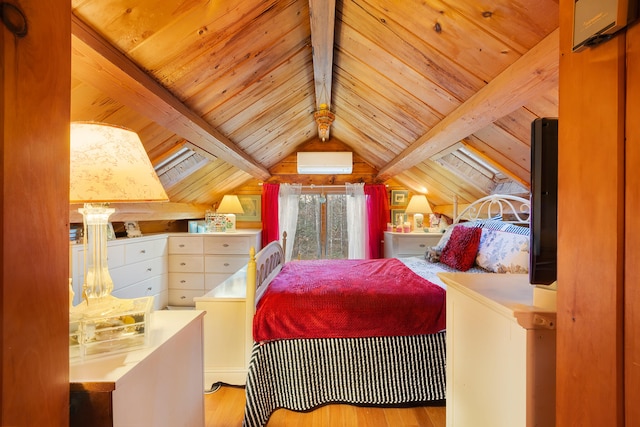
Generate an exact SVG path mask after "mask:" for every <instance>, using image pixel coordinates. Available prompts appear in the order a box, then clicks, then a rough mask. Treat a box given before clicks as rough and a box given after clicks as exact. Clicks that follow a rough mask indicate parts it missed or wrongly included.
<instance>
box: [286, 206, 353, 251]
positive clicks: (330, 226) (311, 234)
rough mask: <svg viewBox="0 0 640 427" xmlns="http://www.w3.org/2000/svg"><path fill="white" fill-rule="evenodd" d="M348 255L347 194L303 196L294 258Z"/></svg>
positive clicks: (299, 208)
mask: <svg viewBox="0 0 640 427" xmlns="http://www.w3.org/2000/svg"><path fill="white" fill-rule="evenodd" d="M348 257H349V237H348V235H347V196H346V195H345V194H326V195H323V194H302V195H300V199H299V204H298V223H297V227H296V237H295V241H294V244H293V254H292V258H294V259H340V258H348Z"/></svg>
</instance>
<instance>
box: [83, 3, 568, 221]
mask: <svg viewBox="0 0 640 427" xmlns="http://www.w3.org/2000/svg"><path fill="white" fill-rule="evenodd" d="M333 3H334V1H333V0H332V1H325V0H286V1H282V0H280V1H276V0H265V1H259V0H233V1H232V0H164V1H162V2H158V1H157V0H72V4H73V14H74V16H73V29H72V32H73V34H72V52H73V55H72V61H73V62H72V72H73V81H72V112H71V117H72V120H74V121H76V120H92V121H100V122H108V123H113V124H118V125H121V126H126V127H128V128H131V129H133V130H135V131H136V132H138V133H139V135H140V137H141V139H142V141H143V143H144V145H145V148H146V150H147V152H148V154H149V157H150V158H151V160H152V162H153V163H154V164H155V165H156V166H157V167H158V172H159V175H160V177H161V179H162V181H163V184H164V185H165V189H166V190H167V193H168V195H169V197H170V202H171V203H169V204H168V206H164V207H162V208H155V209H156V210H158V211H161V212H162V213H160V214H158V215H159V216H164V217H165V219H169V218H179V217H190V216H193V215H194V212H195V213H201V212H202V210H203V209H204V208H203V207H207V206H211V204H212V203H214V202H216V201H218V200H220V199H221V197H222V195H223V194H225V193H229V192H233V191H234V189H236V188H237V187H239V186H242V185H244V184H245V183H247V182H255V181H256V180H257V181H266V180H269V179H270V178H271V177H272V172H270V170H271V169H272V168H274V166H276V165H277V164H278V163H279V162H281V161H283V159H285V158H286V157H287V156H290V155H291V154H292V153H295V151H296V150H297V149H298V148H299V147H300V146H302V145H304V144H305V143H308V142H309V141H313V140H317V138H318V130H317V125H316V123H315V122H314V118H313V112H314V111H315V110H316V109H317V107H318V105H319V104H320V103H321V102H325V103H327V104H329V105H330V107H331V110H332V111H333V112H334V113H335V116H336V119H335V121H334V123H333V125H332V126H331V133H330V137H331V139H335V140H337V141H340V142H342V143H343V144H345V145H347V146H348V147H350V148H351V149H352V150H353V151H354V153H355V154H356V155H357V156H359V157H360V158H362V159H363V160H364V161H365V162H366V163H367V164H369V165H370V166H371V167H373V168H375V170H377V171H378V180H379V182H385V181H387V180H389V179H393V181H394V182H396V183H399V184H400V185H403V186H405V187H406V188H408V189H410V190H411V191H412V192H418V193H425V192H427V194H428V197H429V200H430V201H431V202H432V204H434V205H436V206H438V205H447V204H451V203H452V200H453V197H454V195H457V196H458V197H459V199H460V201H461V202H462V203H465V202H468V201H471V200H474V199H476V198H478V197H481V196H483V195H486V194H489V193H490V192H491V191H493V190H495V188H496V185H500V183H504V182H515V183H518V184H521V185H522V186H523V187H524V189H525V190H526V189H527V188H528V185H529V138H530V123H531V121H532V120H533V119H535V118H536V117H544V116H547V117H549V116H557V114H558V95H557V93H558V90H557V85H558V59H559V58H558V55H559V53H558V31H557V27H558V2H557V0H510V1H507V2H489V1H486V0H485V1H477V0H476V1H472V0H403V1H397V0H396V1H392V0H337V1H336V2H335V6H333ZM310 11H311V13H310ZM324 22H326V24H324V25H323V23H324ZM312 30H313V31H312ZM323 97H325V98H326V101H325V100H322V99H321V98H323ZM479 177H483V179H480V178H479ZM354 181H357V177H354Z"/></svg>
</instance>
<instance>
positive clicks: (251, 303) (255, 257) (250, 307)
mask: <svg viewBox="0 0 640 427" xmlns="http://www.w3.org/2000/svg"><path fill="white" fill-rule="evenodd" d="M283 241H284V242H286V235H285V236H284V239H283ZM285 244H286V243H285ZM283 265H284V248H283V246H281V245H280V242H278V241H274V242H271V243H269V244H268V245H267V246H265V247H264V248H262V250H261V251H260V252H258V253H257V254H256V251H255V249H254V248H253V247H252V248H251V250H250V251H249V263H248V265H247V300H246V322H245V324H246V331H245V337H246V340H247V343H246V344H247V345H246V347H245V349H246V357H247V366H248V365H249V360H250V359H251V350H252V348H253V315H254V314H255V312H256V304H257V302H258V301H259V300H260V297H261V296H262V294H263V293H264V291H265V289H266V288H267V286H268V285H269V283H270V282H271V280H273V278H274V277H275V276H276V275H277V274H278V273H279V272H280V270H281V269H282V266H283Z"/></svg>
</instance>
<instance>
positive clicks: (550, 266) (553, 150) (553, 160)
mask: <svg viewBox="0 0 640 427" xmlns="http://www.w3.org/2000/svg"><path fill="white" fill-rule="evenodd" d="M530 226H531V230H530V245H529V257H530V260H529V261H530V262H529V282H530V283H531V284H532V285H550V284H552V283H554V282H555V281H556V278H557V267H558V263H557V240H558V119H557V118H539V119H536V120H534V121H533V122H532V123H531V217H530Z"/></svg>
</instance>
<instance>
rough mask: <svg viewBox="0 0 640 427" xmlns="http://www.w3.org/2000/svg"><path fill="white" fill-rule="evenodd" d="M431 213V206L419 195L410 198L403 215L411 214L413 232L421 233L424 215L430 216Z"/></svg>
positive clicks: (425, 197)
mask: <svg viewBox="0 0 640 427" xmlns="http://www.w3.org/2000/svg"><path fill="white" fill-rule="evenodd" d="M432 212H433V211H432V210H431V205H429V201H428V200H427V196H423V195H421V194H418V195H415V196H413V197H411V200H409V204H408V205H407V209H406V210H405V213H407V214H413V231H414V232H419V231H423V228H424V214H430V213H432Z"/></svg>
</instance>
